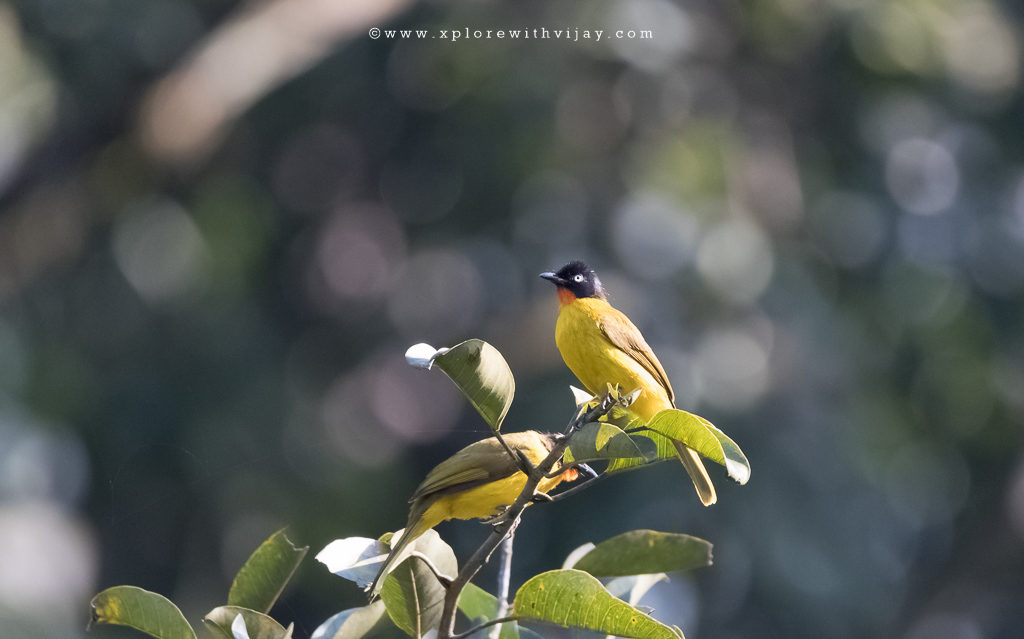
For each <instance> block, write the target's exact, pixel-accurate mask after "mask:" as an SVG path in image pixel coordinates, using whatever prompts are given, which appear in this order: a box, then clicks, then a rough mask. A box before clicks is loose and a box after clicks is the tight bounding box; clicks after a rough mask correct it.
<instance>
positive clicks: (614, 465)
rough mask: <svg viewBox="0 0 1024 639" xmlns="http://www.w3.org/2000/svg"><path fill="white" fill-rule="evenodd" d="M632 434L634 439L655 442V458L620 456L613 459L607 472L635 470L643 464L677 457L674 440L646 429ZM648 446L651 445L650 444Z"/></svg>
mask: <svg viewBox="0 0 1024 639" xmlns="http://www.w3.org/2000/svg"><path fill="white" fill-rule="evenodd" d="M630 436H631V437H633V438H634V439H640V438H643V439H648V440H650V441H651V442H652V443H653V446H654V450H655V451H656V452H655V455H654V459H653V460H647V459H643V458H640V457H619V458H618V459H613V460H611V462H610V463H609V464H608V468H606V469H605V472H606V473H613V472H619V471H624V470H635V469H637V468H640V467H641V466H647V465H649V464H654V463H657V462H662V461H665V460H666V459H675V457H676V447H675V446H673V445H672V442H671V441H670V440H669V439H668V438H667V437H665V436H663V435H660V434H658V433H652V432H651V431H649V430H645V431H643V432H639V433H630ZM647 446H650V444H648V445H647Z"/></svg>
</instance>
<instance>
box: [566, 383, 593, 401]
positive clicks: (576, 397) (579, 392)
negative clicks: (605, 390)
mask: <svg viewBox="0 0 1024 639" xmlns="http://www.w3.org/2000/svg"><path fill="white" fill-rule="evenodd" d="M569 390H571V391H572V398H573V401H575V402H576V405H577V406H582V405H584V404H586V403H587V402H591V401H593V400H594V399H595V398H594V396H593V395H591V394H590V393H588V392H587V391H585V390H583V389H581V388H576V387H575V386H572V385H570V386H569Z"/></svg>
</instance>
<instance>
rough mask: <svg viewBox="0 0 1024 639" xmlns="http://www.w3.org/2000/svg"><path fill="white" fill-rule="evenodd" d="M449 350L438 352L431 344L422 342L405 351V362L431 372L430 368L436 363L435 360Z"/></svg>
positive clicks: (444, 349)
mask: <svg viewBox="0 0 1024 639" xmlns="http://www.w3.org/2000/svg"><path fill="white" fill-rule="evenodd" d="M447 350H448V349H447V348H443V349H441V350H437V349H436V348H434V347H433V346H431V345H430V344H424V343H422V342H421V343H419V344H413V345H412V346H410V347H409V350H407V351H405V361H407V362H409V365H410V366H415V367H416V368H423V369H426V370H430V366H431V365H432V364H433V363H434V358H435V357H437V356H438V355H440V354H441V353H443V352H445V351H447Z"/></svg>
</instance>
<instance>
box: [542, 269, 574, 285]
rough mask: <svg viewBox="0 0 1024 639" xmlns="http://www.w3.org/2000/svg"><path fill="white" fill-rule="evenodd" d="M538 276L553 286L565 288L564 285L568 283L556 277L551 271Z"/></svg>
mask: <svg viewBox="0 0 1024 639" xmlns="http://www.w3.org/2000/svg"><path fill="white" fill-rule="evenodd" d="M540 276H541V277H542V278H543V279H546V280H547V281H549V282H551V283H553V284H554V285H555V286H565V285H566V284H568V282H566V281H565V280H563V279H562V278H560V277H558V276H557V275H555V274H554V273H552V272H551V271H548V272H547V273H541V274H540Z"/></svg>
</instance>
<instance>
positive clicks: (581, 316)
mask: <svg viewBox="0 0 1024 639" xmlns="http://www.w3.org/2000/svg"><path fill="white" fill-rule="evenodd" d="M609 313H615V314H618V311H616V310H615V309H614V308H612V307H611V306H610V305H609V304H608V302H606V301H604V300H600V299H597V298H590V297H586V298H580V299H577V300H575V301H574V302H572V303H571V304H565V305H563V306H562V307H561V310H560V311H559V313H558V321H557V322H556V323H555V345H556V346H558V350H559V352H561V354H562V359H563V360H565V365H566V366H568V367H569V370H571V371H572V372H573V374H574V375H576V377H577V378H578V379H579V380H580V382H581V383H582V384H583V385H584V386H586V387H587V390H588V391H590V393H591V394H593V395H601V394H603V393H604V392H605V389H606V387H607V385H608V384H611V385H613V386H614V385H616V384H618V385H619V386H621V387H622V389H623V390H625V391H627V392H629V391H632V390H635V389H637V388H642V389H643V392H642V393H641V394H640V397H638V398H637V400H636V402H634V404H633V407H632V408H633V410H634V411H635V412H636V413H637V414H638V415H640V417H642V418H644V419H650V418H651V417H653V416H654V415H655V414H656V413H658V412H659V411H661V410H664V409H666V408H671V407H672V402H670V401H669V399H668V393H666V392H665V389H664V387H663V386H662V385H661V383H660V382H659V381H658V380H657V379H655V378H654V376H653V375H651V373H650V372H648V371H647V370H646V369H645V368H644V367H643V366H641V365H640V364H639V363H638V362H637V361H636V360H634V359H633V358H632V357H630V356H629V354H627V353H626V352H624V351H623V350H621V349H620V348H618V347H616V346H615V345H614V344H612V343H611V342H610V341H608V338H607V337H606V336H605V334H604V333H603V332H602V331H601V326H600V323H601V318H602V317H604V316H605V314H609Z"/></svg>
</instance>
